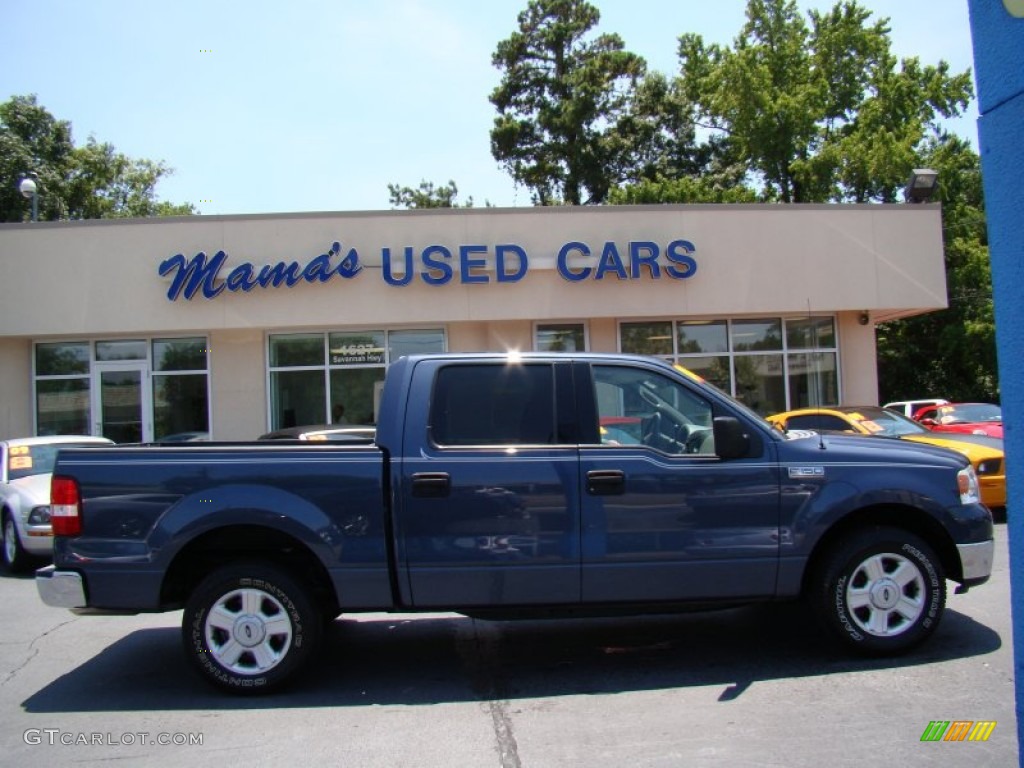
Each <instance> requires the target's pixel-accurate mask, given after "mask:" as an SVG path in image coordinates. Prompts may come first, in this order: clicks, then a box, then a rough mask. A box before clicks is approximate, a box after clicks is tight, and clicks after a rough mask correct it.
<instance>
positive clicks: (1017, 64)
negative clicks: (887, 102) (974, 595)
mask: <svg viewBox="0 0 1024 768" xmlns="http://www.w3.org/2000/svg"><path fill="white" fill-rule="evenodd" d="M968 5H969V8H970V13H971V35H972V37H973V41H974V66H975V76H976V79H977V82H978V108H979V112H980V114H981V117H980V119H979V120H978V138H979V146H980V149H981V168H982V177H983V184H984V190H985V211H986V216H987V219H988V236H989V250H990V254H991V261H992V283H993V294H994V297H995V317H996V344H997V348H998V353H999V384H1000V388H1001V393H1002V406H1003V424H1004V428H1005V443H1006V452H1007V456H1008V457H1009V461H1008V470H1007V478H1006V479H1007V494H1008V496H1007V510H1008V512H1007V527H1008V529H1009V531H1008V535H1009V539H1010V544H1011V546H1010V589H1011V603H1012V609H1013V633H1014V639H1013V650H1014V659H1015V662H1014V670H1015V680H1016V689H1017V740H1018V745H1024V711H1022V704H1024V546H1022V545H1021V542H1024V302H1021V300H1020V297H1021V295H1022V294H1024V214H1022V210H1024V0H968ZM1018 762H1019V764H1020V765H1021V766H1024V746H1018Z"/></svg>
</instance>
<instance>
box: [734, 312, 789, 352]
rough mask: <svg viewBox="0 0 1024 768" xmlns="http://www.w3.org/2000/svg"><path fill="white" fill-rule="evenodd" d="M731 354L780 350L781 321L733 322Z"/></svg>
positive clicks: (776, 319)
mask: <svg viewBox="0 0 1024 768" xmlns="http://www.w3.org/2000/svg"><path fill="white" fill-rule="evenodd" d="M732 349H733V352H762V351H765V350H775V349H782V320H780V319H779V318H772V319H767V320H733V321H732Z"/></svg>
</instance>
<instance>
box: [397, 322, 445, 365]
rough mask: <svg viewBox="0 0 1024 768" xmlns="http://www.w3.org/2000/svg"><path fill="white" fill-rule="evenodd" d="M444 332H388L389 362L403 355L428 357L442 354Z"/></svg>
mask: <svg viewBox="0 0 1024 768" xmlns="http://www.w3.org/2000/svg"><path fill="white" fill-rule="evenodd" d="M444 351H445V350H444V331H442V330H424V331H418V330H417V331H389V332H388V354H389V362H394V361H395V360H397V359H398V358H400V357H402V356H403V355H430V354H436V353H439V352H444Z"/></svg>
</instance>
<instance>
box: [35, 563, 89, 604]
mask: <svg viewBox="0 0 1024 768" xmlns="http://www.w3.org/2000/svg"><path fill="white" fill-rule="evenodd" d="M36 590H37V591H38V592H39V597H40V598H41V599H42V601H43V602H44V603H46V604H47V605H50V606H53V607H54V608H85V607H86V605H87V603H86V600H85V584H84V583H83V582H82V576H81V574H78V573H75V572H74V571H58V570H57V566H55V565H48V566H46V567H45V568H40V569H39V570H37V571H36Z"/></svg>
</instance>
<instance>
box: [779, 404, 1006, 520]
mask: <svg viewBox="0 0 1024 768" xmlns="http://www.w3.org/2000/svg"><path fill="white" fill-rule="evenodd" d="M768 421H770V422H771V423H772V424H775V425H776V426H777V427H780V428H782V430H783V431H789V430H793V429H813V430H830V431H834V432H856V433H858V434H861V435H878V436H881V437H896V438H899V439H901V440H910V441H913V442H916V443H927V444H929V445H938V446H941V447H943V448H949V449H951V450H954V451H957V452H958V453H962V454H963V455H964V456H966V457H967V459H968V460H969V461H970V462H971V464H972V465H973V466H974V471H975V472H976V473H977V475H978V482H979V484H980V485H981V501H982V503H983V504H985V505H986V506H987V507H989V508H1003V507H1005V506H1006V459H1005V455H1004V453H1003V441H1002V439H997V438H990V437H976V436H974V435H939V434H936V433H934V432H932V431H930V430H929V429H928V428H927V427H925V426H923V425H921V424H918V423H917V422H916V421H914V420H913V419H908V418H907V417H906V416H902V415H900V414H899V413H898V412H896V411H891V410H889V409H887V408H879V407H878V406H877V405H865V406H834V407H831V408H804V409H802V410H797V411H787V412H785V413H777V414H775V415H773V416H769V417H768Z"/></svg>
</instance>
